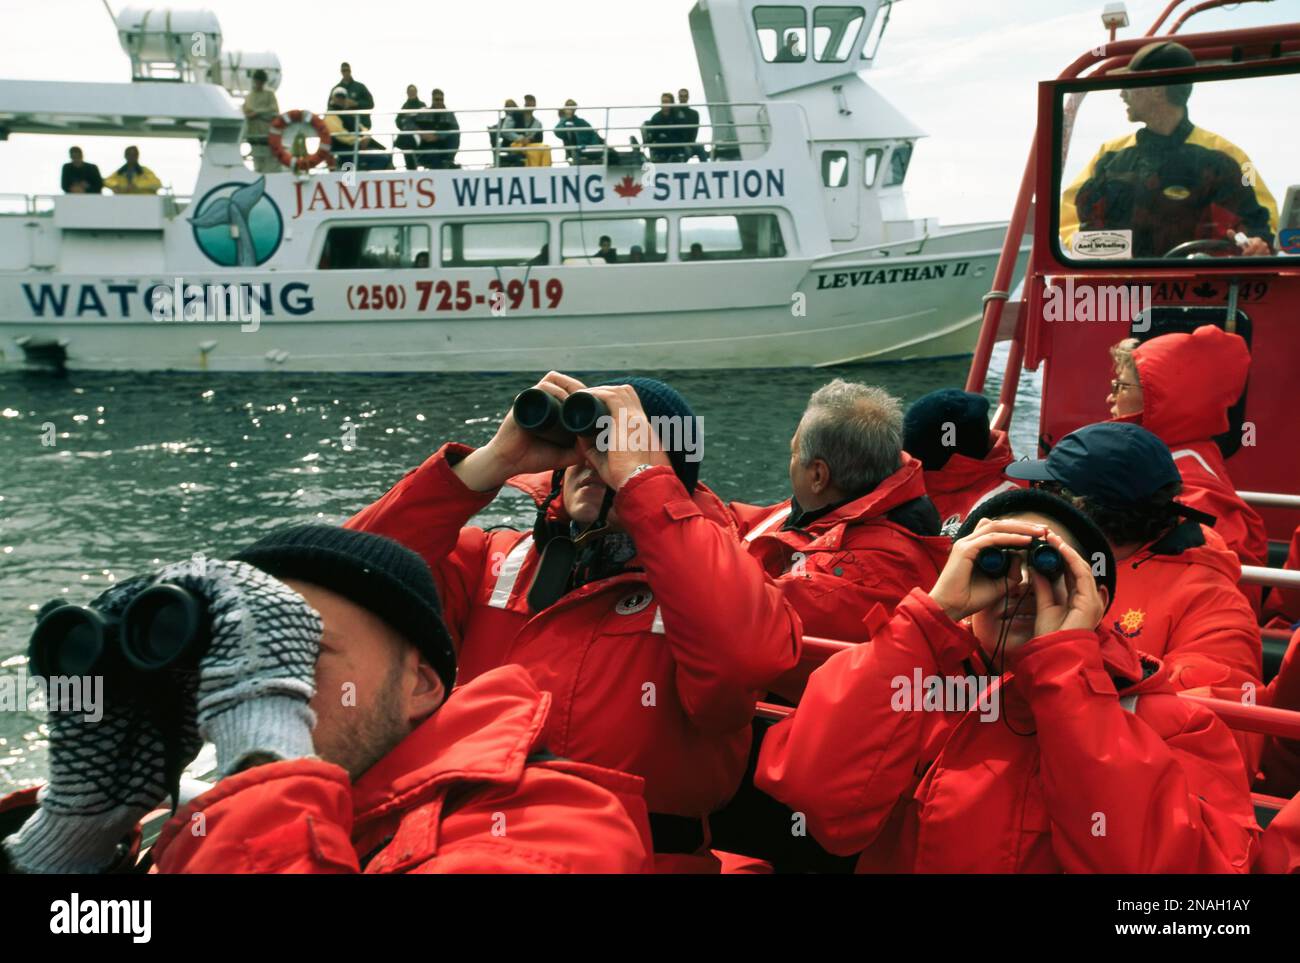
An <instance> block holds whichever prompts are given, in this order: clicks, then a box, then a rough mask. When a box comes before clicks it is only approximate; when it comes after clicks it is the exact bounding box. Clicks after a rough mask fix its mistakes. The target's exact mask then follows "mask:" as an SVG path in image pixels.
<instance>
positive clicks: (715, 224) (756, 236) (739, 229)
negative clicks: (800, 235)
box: [679, 214, 785, 261]
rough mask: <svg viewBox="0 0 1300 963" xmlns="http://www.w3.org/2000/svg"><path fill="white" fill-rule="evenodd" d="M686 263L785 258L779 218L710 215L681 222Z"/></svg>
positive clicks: (682, 245)
mask: <svg viewBox="0 0 1300 963" xmlns="http://www.w3.org/2000/svg"><path fill="white" fill-rule="evenodd" d="M680 233H681V250H680V253H679V257H680V258H681V259H682V260H683V261H728V260H735V259H737V258H761V257H785V241H784V239H783V238H782V237H781V223H780V222H779V221H778V220H777V217H776V215H775V214H708V215H703V216H700V217H683V218H682V220H681V232H680Z"/></svg>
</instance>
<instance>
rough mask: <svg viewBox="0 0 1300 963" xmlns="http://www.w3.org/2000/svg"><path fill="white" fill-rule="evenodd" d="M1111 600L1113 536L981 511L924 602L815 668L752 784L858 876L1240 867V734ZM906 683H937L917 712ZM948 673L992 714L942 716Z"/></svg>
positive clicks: (947, 709) (1051, 508)
mask: <svg viewBox="0 0 1300 963" xmlns="http://www.w3.org/2000/svg"><path fill="white" fill-rule="evenodd" d="M1098 557H1100V561H1101V564H1100V566H1099V574H1098V575H1097V576H1094V569H1093V567H1092V564H1091V563H1090V562H1085V561H1084V559H1085V558H1087V559H1093V558H1098ZM1114 591H1115V558H1114V555H1113V554H1112V552H1111V550H1110V548H1109V546H1108V545H1107V543H1106V538H1105V535H1103V534H1102V532H1101V531H1100V530H1099V529H1098V528H1097V526H1096V525H1094V524H1093V523H1092V522H1091V521H1090V520H1089V519H1088V518H1087V517H1085V516H1084V515H1083V514H1082V513H1081V512H1079V511H1078V510H1077V509H1075V508H1074V507H1073V506H1072V505H1071V504H1069V503H1068V502H1066V501H1065V500H1063V499H1060V498H1057V497H1056V496H1054V495H1051V494H1048V493H1046V492H1041V491H1031V490H1016V491H1012V492H1006V493H1003V494H1001V495H996V496H994V497H993V498H991V499H988V500H987V501H985V502H983V503H982V504H981V505H979V506H978V507H977V508H976V509H975V510H974V511H972V512H971V514H970V515H969V517H968V518H967V519H966V522H965V523H964V524H963V526H962V528H961V530H960V531H959V533H958V537H957V541H956V542H955V543H954V544H953V549H952V553H951V554H950V555H949V557H948V562H947V565H946V566H945V567H944V570H943V571H942V572H941V573H940V575H939V578H938V581H937V582H936V583H935V584H934V587H933V588H931V589H930V590H929V592H928V593H927V592H926V591H925V590H924V589H921V588H916V589H913V590H912V592H911V594H910V595H908V596H907V597H906V598H905V599H904V600H903V601H902V602H901V603H900V604H899V606H898V608H897V609H896V610H895V612H894V614H893V617H892V618H887V617H885V616H883V615H882V616H881V617H879V618H877V619H876V620H875V621H876V624H875V626H873V632H872V637H871V641H870V643H868V644H866V645H861V646H855V647H853V648H852V649H848V650H845V651H843V652H840V653H837V654H836V655H834V656H832V657H831V658H830V659H829V660H827V661H826V663H825V664H824V665H822V666H821V668H819V669H818V670H817V671H816V672H814V673H813V674H812V676H811V677H810V679H809V681H808V686H807V688H806V689H805V691H804V695H803V699H802V700H801V701H800V703H799V707H798V709H796V710H795V712H794V714H793V715H791V716H790V717H788V718H786V719H785V720H783V721H782V722H780V723H778V724H777V725H776V726H775V727H773V729H772V730H771V731H770V732H769V733H768V735H767V737H766V739H765V740H764V742H763V749H762V752H761V754H760V756H759V760H758V770H757V773H756V774H755V777H754V782H755V785H757V786H758V787H759V788H760V789H762V790H763V791H765V792H768V793H770V794H771V795H773V796H775V797H776V798H777V799H779V800H781V801H782V802H783V803H785V804H786V805H788V806H791V807H793V808H794V809H796V810H799V811H801V812H806V813H807V816H808V828H809V830H810V832H811V833H812V835H813V836H814V837H815V838H816V839H817V840H818V842H820V843H821V844H822V845H823V846H825V847H826V848H827V849H829V850H830V851H831V852H834V853H840V854H843V855H849V854H855V853H861V856H860V857H859V859H858V870H859V871H860V872H947V873H953V872H979V873H989V872H1037V873H1043V872H1073V873H1080V872H1094V873H1150V872H1164V873H1171V872H1177V873H1190V872H1196V873H1206V872H1209V873H1216V872H1217V873H1231V872H1244V871H1245V870H1246V868H1247V866H1248V865H1249V860H1250V855H1251V851H1252V848H1253V846H1254V836H1255V834H1256V833H1257V829H1256V827H1255V821H1254V812H1253V810H1252V807H1251V803H1250V794H1249V787H1248V785H1247V783H1246V773H1245V770H1244V768H1243V767H1242V765H1241V757H1240V755H1239V754H1238V752H1237V748H1236V745H1235V743H1234V741H1233V737H1232V733H1231V732H1230V731H1229V730H1228V728H1227V727H1226V726H1225V725H1224V724H1223V723H1222V722H1220V721H1219V720H1218V718H1217V717H1216V716H1215V715H1214V714H1213V712H1211V711H1210V710H1208V709H1206V708H1204V707H1201V706H1199V705H1197V704H1195V703H1193V702H1190V701H1188V700H1186V699H1181V698H1179V697H1178V696H1177V694H1176V691H1175V688H1174V686H1173V684H1172V683H1171V681H1170V678H1169V670H1168V669H1167V668H1165V667H1163V666H1162V665H1161V664H1160V663H1159V662H1157V661H1156V660H1155V659H1153V658H1151V657H1150V656H1145V655H1141V654H1139V653H1138V651H1137V650H1136V648H1135V647H1134V646H1133V643H1132V641H1131V640H1129V639H1127V638H1125V637H1124V636H1123V635H1122V634H1120V633H1118V632H1114V631H1111V630H1110V629H1108V628H1107V627H1106V626H1105V625H1104V624H1102V618H1103V616H1104V614H1105V612H1106V610H1107V608H1108V607H1109V604H1110V600H1111V598H1112V597H1113V595H1114ZM913 679H917V680H920V679H933V680H937V684H935V685H931V686H929V689H930V691H928V692H927V693H926V699H925V701H924V702H922V700H921V699H920V697H919V694H914V698H913V699H901V700H900V699H899V698H898V693H899V691H900V689H901V688H903V687H905V686H907V685H909V684H911V681H912V680H913ZM949 679H958V680H961V681H965V680H971V681H972V682H973V683H974V685H975V686H976V687H978V689H979V690H980V696H981V700H983V699H984V698H985V697H986V696H990V695H991V696H993V697H995V698H996V699H998V700H999V701H1000V703H1001V705H1000V707H999V708H1000V711H999V712H998V713H997V714H996V718H990V719H985V718H982V717H981V715H980V714H979V713H976V712H972V711H968V710H969V708H970V707H969V706H967V705H949V704H946V701H945V700H946V697H945V696H944V692H945V691H946V690H945V689H944V688H943V686H944V684H945V680H949ZM953 691H960V690H953ZM981 704H983V702H981Z"/></svg>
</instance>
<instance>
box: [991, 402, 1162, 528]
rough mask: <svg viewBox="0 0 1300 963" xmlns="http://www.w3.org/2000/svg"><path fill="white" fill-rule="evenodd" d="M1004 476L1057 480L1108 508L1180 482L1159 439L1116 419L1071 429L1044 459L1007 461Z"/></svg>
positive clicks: (1135, 501) (1132, 502) (1142, 498)
mask: <svg viewBox="0 0 1300 963" xmlns="http://www.w3.org/2000/svg"><path fill="white" fill-rule="evenodd" d="M1006 474H1007V476H1008V477H1010V478H1019V479H1023V480H1024V481H1054V482H1059V483H1060V484H1062V485H1064V486H1065V487H1066V488H1068V489H1069V490H1070V491H1072V492H1073V493H1074V494H1076V495H1083V496H1084V497H1086V498H1091V499H1094V500H1095V501H1097V502H1098V503H1100V504H1102V505H1107V506H1109V507H1111V508H1126V507H1129V506H1131V505H1135V504H1138V503H1141V502H1144V501H1146V500H1147V499H1148V498H1150V497H1151V496H1152V495H1154V494H1155V493H1156V492H1158V491H1159V490H1160V489H1162V488H1164V487H1165V486H1166V485H1170V484H1172V483H1174V482H1177V481H1181V480H1182V476H1181V475H1179V474H1178V466H1177V465H1175V464H1174V459H1173V456H1172V455H1170V454H1169V448H1168V447H1167V446H1166V445H1165V443H1164V442H1163V441H1161V440H1160V439H1159V438H1157V437H1156V436H1155V435H1153V434H1151V432H1149V431H1147V430H1146V429H1145V428H1143V427H1141V426H1140V425H1134V424H1131V423H1128V422H1116V421H1104V422H1101V423H1099V424H1096V425H1087V426H1085V427H1083V428H1080V429H1079V430H1078V431H1072V432H1070V434H1068V435H1066V436H1065V437H1064V438H1062V439H1061V440H1060V441H1059V442H1058V443H1057V444H1056V447H1055V448H1053V449H1052V450H1051V452H1050V453H1049V454H1048V456H1047V458H1045V459H1043V460H1042V461H1017V462H1012V463H1011V464H1010V465H1008V466H1007V468H1006Z"/></svg>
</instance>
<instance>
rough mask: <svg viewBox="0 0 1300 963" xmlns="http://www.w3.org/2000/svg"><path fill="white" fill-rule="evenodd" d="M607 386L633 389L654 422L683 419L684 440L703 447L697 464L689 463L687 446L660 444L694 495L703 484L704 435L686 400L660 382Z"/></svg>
mask: <svg viewBox="0 0 1300 963" xmlns="http://www.w3.org/2000/svg"><path fill="white" fill-rule="evenodd" d="M604 385H630V386H631V387H632V389H633V390H634V391H635V392H636V396H637V397H638V398H640V399H641V407H642V408H643V409H644V410H645V413H646V415H647V416H648V417H650V418H655V417H669V418H678V419H680V424H681V431H682V440H683V441H685V440H686V439H687V438H688V437H689V438H692V439H694V440H695V441H696V443H697V444H700V445H701V448H700V449H697V450H696V451H695V452H694V455H695V456H696V458H695V460H694V461H691V460H688V459H687V457H686V456H687V454H688V452H686V451H684V450H682V448H683V446H681V445H679V446H675V447H674V446H672V445H671V441H672V439H670V438H664V437H663V436H662V435H661V436H660V441H661V443H662V444H663V446H664V448H665V449H666V453H667V455H668V461H669V462H670V463H671V464H672V466H673V471H674V472H675V473H676V475H677V477H678V479H679V480H680V481H681V483H682V485H684V486H685V488H686V491H687V492H694V491H695V483H696V482H697V481H699V480H700V459H699V456H700V455H701V454H702V443H703V440H704V438H703V434H704V433H703V431H702V430H701V426H700V423H699V422H697V421H695V412H694V411H692V410H691V406H690V405H689V404H687V403H686V399H685V398H683V397H682V396H681V395H680V394H678V393H677V391H676V390H674V389H673V388H672V387H670V386H669V385H666V384H664V383H663V382H662V381H656V380H655V379H654V378H622V379H619V378H615V379H614V380H612V381H606V382H604ZM688 419H689V420H690V421H692V422H693V424H692V426H691V428H690V429H688V428H687V427H686V422H687V420H688ZM688 430H689V431H691V432H692V433H693V434H691V435H690V436H687V435H686V432H687V431H688Z"/></svg>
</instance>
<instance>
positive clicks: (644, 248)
mask: <svg viewBox="0 0 1300 963" xmlns="http://www.w3.org/2000/svg"><path fill="white" fill-rule="evenodd" d="M605 237H607V238H609V244H608V246H607V248H606V250H607V251H608V252H609V253H607V254H606V253H602V250H601V244H600V241H601V238H605ZM560 238H561V243H560V251H561V255H562V257H563V259H564V261H565V262H566V263H568V262H569V261H578V262H583V261H591V260H592V259H595V258H599V259H600V260H601V261H603V262H606V263H609V264H635V263H637V262H640V261H664V260H667V259H668V220H667V218H663V217H619V218H594V219H593V218H584V219H582V220H575V221H565V222H564V223H563V224H561V225H560Z"/></svg>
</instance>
